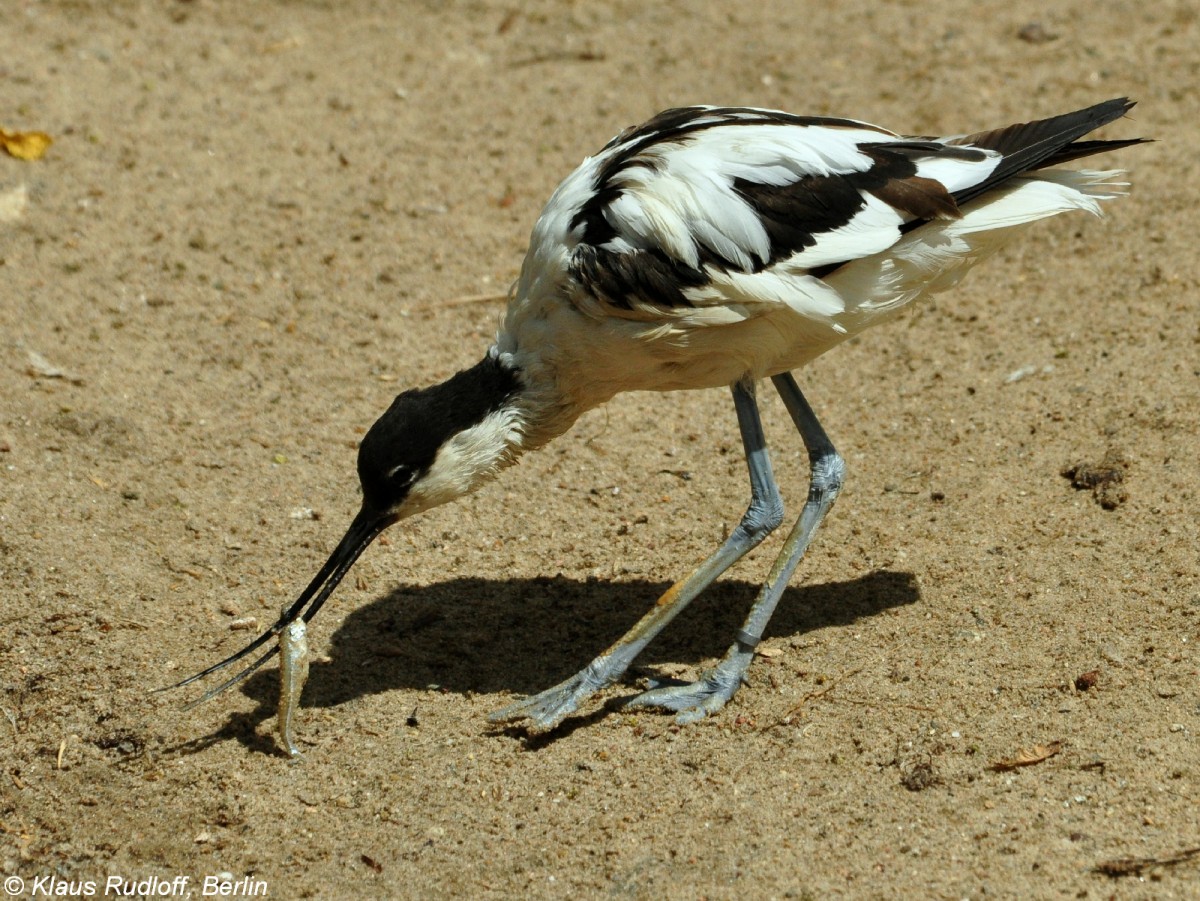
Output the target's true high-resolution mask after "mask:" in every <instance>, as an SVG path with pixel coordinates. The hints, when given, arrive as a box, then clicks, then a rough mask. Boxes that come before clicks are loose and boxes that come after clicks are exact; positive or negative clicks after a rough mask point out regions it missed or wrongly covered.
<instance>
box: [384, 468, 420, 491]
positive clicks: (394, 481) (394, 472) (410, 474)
mask: <svg viewBox="0 0 1200 901" xmlns="http://www.w3.org/2000/svg"><path fill="white" fill-rule="evenodd" d="M387 480H388V483H389V484H390V485H391V486H392V487H393V488H408V487H409V486H411V485H412V483H413V482H415V481H416V480H417V471H416V470H415V469H413V468H412V467H411V466H406V465H404V464H403V463H402V464H400V465H399V466H397V467H396V468H394V469H390V470H388V472H387Z"/></svg>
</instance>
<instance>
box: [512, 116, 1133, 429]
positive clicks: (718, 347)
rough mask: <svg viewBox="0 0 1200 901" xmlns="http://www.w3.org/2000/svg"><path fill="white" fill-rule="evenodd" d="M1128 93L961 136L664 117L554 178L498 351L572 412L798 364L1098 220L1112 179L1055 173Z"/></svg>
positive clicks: (1113, 186) (1093, 144)
mask: <svg viewBox="0 0 1200 901" xmlns="http://www.w3.org/2000/svg"><path fill="white" fill-rule="evenodd" d="M1131 105H1132V104H1131V103H1129V101H1126V100H1112V101H1108V102H1106V103H1102V104H1098V105H1096V106H1094V107H1090V108H1088V109H1086V110H1081V111H1078V112H1076V113H1069V114H1066V115H1064V116H1058V117H1055V118H1052V119H1045V120H1039V121H1037V122H1032V123H1022V124H1018V125H1013V126H1008V127H1006V128H1002V129H996V130H994V131H989V132H980V133H977V134H973V135H967V136H958V137H953V138H915V137H906V136H902V135H898V134H895V133H893V132H890V131H886V130H884V129H881V128H877V127H876V126H872V125H867V124H865V123H862V122H856V121H853V120H846V119H830V118H821V117H801V116H794V115H791V114H788V113H782V112H777V111H772V110H757V109H746V108H716V107H688V108H685V109H675V110H668V111H666V112H664V113H661V114H659V115H658V116H656V117H655V118H653V119H651V120H650V121H648V122H647V123H645V124H644V125H642V126H640V127H638V128H636V129H630V130H627V131H626V132H623V133H622V134H620V135H618V136H617V137H616V138H614V139H613V140H612V141H611V142H610V143H609V144H608V145H607V146H606V147H605V148H604V149H603V150H601V152H600V153H599V154H597V155H596V156H594V157H591V158H589V159H588V160H585V161H584V163H583V164H582V165H581V166H580V167H579V168H578V169H577V170H576V171H575V172H574V173H572V174H571V175H570V176H568V177H567V179H566V180H565V181H564V182H563V183H562V184H561V185H560V186H559V188H558V189H557V190H556V191H555V193H554V195H553V196H552V197H551V199H550V201H549V203H548V204H547V205H546V208H545V210H544V211H543V213H542V215H541V217H540V219H539V220H538V223H537V225H536V226H535V228H534V232H533V236H532V240H531V245H530V250H529V254H528V256H527V258H526V261H525V265H524V267H523V270H522V273H521V277H520V280H519V281H518V283H517V285H516V287H515V290H514V297H513V301H512V303H511V305H510V309H509V313H508V316H507V319H506V323H505V329H504V331H503V332H502V334H501V336H500V348H501V350H502V351H504V352H508V353H511V354H513V355H514V359H515V360H516V362H517V365H520V366H523V367H526V368H528V367H530V366H533V367H535V368H542V369H544V370H547V371H548V372H547V374H549V375H553V376H554V378H555V379H556V380H557V382H558V384H560V386H561V391H562V392H563V394H564V396H565V397H566V398H567V399H568V400H569V402H570V403H571V404H578V405H580V406H582V407H585V408H586V407H587V406H593V405H595V404H596V403H601V402H603V401H604V400H607V399H608V397H610V396H611V395H612V394H614V393H616V392H618V391H623V390H635V389H651V390H674V389H679V388H701V387H711V386H716V385H722V384H728V383H730V382H732V381H734V380H736V379H738V378H741V377H743V376H745V375H751V376H754V377H765V376H769V375H773V374H776V373H779V372H783V371H785V370H789V369H794V368H797V367H799V366H801V365H803V364H804V363H806V362H808V361H809V360H811V359H813V358H814V357H816V356H817V355H819V354H820V353H823V352H824V351H825V350H827V349H829V348H830V347H832V346H834V345H835V344H837V343H839V342H840V341H842V340H844V339H845V338H847V337H849V336H851V335H853V334H856V333H857V332H859V331H861V330H862V329H864V328H866V327H867V326H869V325H871V324H873V323H874V322H876V321H878V320H879V319H881V318H883V317H886V316H888V315H890V314H892V313H894V312H896V311H897V310H899V309H901V308H902V307H904V306H905V305H907V304H908V303H911V302H912V301H914V300H916V299H917V298H919V297H921V296H922V295H924V294H927V293H930V292H932V291H937V290H942V289H944V288H946V287H949V286H950V285H951V284H953V283H954V282H956V281H957V280H958V279H959V278H961V276H962V275H963V274H964V273H965V272H966V271H967V269H969V268H970V267H971V266H972V265H974V263H976V262H978V261H979V260H980V259H982V258H983V257H985V256H986V255H987V254H989V253H991V252H992V251H994V250H995V249H996V248H997V247H999V246H1000V245H1001V244H1002V243H1003V242H1004V241H1005V240H1007V239H1008V238H1009V237H1011V235H1012V234H1013V233H1014V230H1015V229H1016V228H1017V227H1019V226H1023V225H1027V224H1029V223H1031V222H1034V221H1037V220H1038V219H1042V218H1045V217H1047V216H1052V215H1056V214H1057V213H1061V212H1066V211H1068V210H1075V209H1081V210H1086V211H1088V212H1093V213H1097V212H1099V202H1100V201H1103V200H1106V199H1109V198H1111V197H1113V196H1116V194H1118V193H1120V190H1119V189H1120V187H1121V185H1120V183H1119V182H1116V181H1115V178H1116V177H1117V176H1118V175H1119V174H1120V173H1117V172H1089V171H1080V172H1075V171H1070V170H1057V169H1045V168H1044V167H1046V166H1048V165H1050V166H1052V165H1057V164H1058V163H1060V162H1063V161H1066V160H1069V159H1074V158H1076V157H1080V156H1086V155H1090V154H1093V153H1098V152H1101V151H1104V150H1110V149H1115V148H1116V147H1120V146H1126V145H1128V144H1132V143H1137V141H1080V140H1079V138H1081V137H1082V136H1083V135H1085V134H1087V133H1088V132H1090V131H1092V130H1094V129H1096V128H1098V127H1099V126H1101V125H1103V124H1105V123H1107V122H1110V121H1112V120H1114V119H1116V118H1118V117H1119V116H1121V115H1122V114H1123V113H1124V112H1126V111H1127V110H1128V109H1129V107H1130V106H1131Z"/></svg>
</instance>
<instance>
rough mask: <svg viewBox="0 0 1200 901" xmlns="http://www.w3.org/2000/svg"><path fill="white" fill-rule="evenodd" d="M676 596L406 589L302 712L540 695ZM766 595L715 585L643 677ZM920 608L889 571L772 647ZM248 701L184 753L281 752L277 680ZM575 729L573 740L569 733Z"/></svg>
mask: <svg viewBox="0 0 1200 901" xmlns="http://www.w3.org/2000/svg"><path fill="white" fill-rule="evenodd" d="M668 587H669V586H668V583H665V582H648V581H644V580H642V581H624V582H611V581H601V580H592V579H589V580H586V581H576V580H572V579H567V578H564V577H562V576H556V577H553V578H539V579H484V578H462V579H452V580H449V581H446V582H439V583H437V584H436V585H429V586H424V587H419V588H413V587H400V588H397V589H395V590H394V591H392V592H390V593H389V594H387V595H383V596H381V597H379V598H378V599H376V600H375V601H372V602H371V603H368V604H366V605H364V606H362V607H360V608H359V609H357V610H355V611H354V612H353V613H351V614H350V615H349V616H348V617H346V619H345V621H344V622H343V623H342V624H341V626H339V627H338V629H337V631H336V632H335V633H334V635H333V638H332V640H331V642H330V645H329V659H328V660H327V661H321V662H314V663H313V664H312V666H311V669H310V675H309V679H308V683H307V685H306V687H305V690H304V697H303V703H302V706H303V707H304V708H313V707H336V706H338V705H339V704H344V703H345V702H347V701H350V700H353V699H354V698H358V697H361V696H363V695H367V694H374V693H379V692H389V691H394V690H396V689H427V688H430V687H433V686H436V687H437V688H439V689H440V690H442V691H449V692H468V691H469V692H474V693H477V694H504V695H508V694H514V695H527V694H534V693H536V692H538V691H541V690H542V689H544V688H547V687H549V686H550V685H553V684H555V683H556V682H559V681H561V680H562V679H565V678H566V677H567V676H569V675H571V674H572V673H574V672H576V671H578V670H579V669H580V668H582V667H583V666H584V665H585V664H586V663H587V662H588V661H589V660H591V659H592V657H594V656H595V655H596V654H597V653H599V652H600V651H602V650H603V649H604V648H605V647H607V646H608V645H609V644H611V643H612V642H613V641H615V640H616V639H617V638H619V637H620V636H621V635H622V634H623V633H624V632H625V630H626V629H628V628H629V627H630V626H632V625H633V623H634V622H636V621H637V619H638V618H639V617H640V616H641V615H642V614H643V613H645V612H646V610H647V609H649V608H650V606H651V605H652V604H653V603H654V602H655V600H657V598H658V597H659V595H661V594H662V592H663V591H665V590H666V589H667V588H668ZM757 591H758V586H757V585H756V584H752V583H749V582H742V581H737V580H729V581H723V582H718V583H717V584H716V585H713V586H712V587H710V588H709V589H708V591H706V592H705V593H704V594H702V595H701V596H700V597H699V598H697V599H696V600H695V601H694V602H693V603H692V604H691V606H689V607H688V609H687V610H686V611H684V612H683V613H682V614H680V616H679V618H678V619H676V620H675V621H674V622H673V623H672V624H671V625H670V626H668V627H667V629H666V630H664V632H663V634H662V635H660V636H659V637H658V638H657V639H656V640H655V641H654V642H653V643H652V644H651V645H650V646H649V647H648V648H647V649H646V651H645V652H644V653H643V655H642V656H641V657H640V658H638V661H637V662H636V663H635V664H634V667H633V669H632V672H634V673H635V674H636V673H638V672H644V671H645V670H646V669H647V668H650V669H653V668H654V666H656V665H659V664H663V663H698V662H700V661H703V660H706V659H709V658H712V657H718V656H720V655H721V654H723V653H724V652H725V649H726V648H727V647H728V646H729V644H730V643H731V641H732V639H733V635H734V632H735V631H736V630H737V628H738V627H739V625H740V624H741V620H742V618H743V617H744V616H745V614H746V611H747V610H748V609H749V607H750V604H751V603H752V602H753V600H754V596H755V593H756V592H757ZM918 600H920V592H919V591H918V589H917V586H916V581H915V579H914V578H913V576H912V575H911V574H910V573H902V572H892V571H887V570H884V571H880V572H875V573H871V574H869V575H866V576H863V577H862V578H860V579H854V580H851V581H846V582H833V583H827V584H823V585H809V586H795V587H789V588H788V589H787V591H786V592H785V593H784V596H783V599H782V600H781V601H780V604H779V608H778V610H777V611H776V613H775V616H774V618H773V619H772V620H771V624H770V627H769V628H768V630H767V634H766V638H768V639H769V638H771V637H773V636H774V637H778V636H794V635H801V634H804V633H807V632H811V631H813V630H816V629H823V628H828V627H838V626H847V625H850V624H852V623H854V622H856V621H858V620H861V619H866V618H869V617H872V616H875V615H877V614H879V613H880V612H882V611H884V610H888V609H892V608H897V607H903V606H906V605H908V604H914V603H916V602H917V601H918ZM331 607H332V609H331V610H330V611H329V612H328V613H326V614H325V615H324V616H323V617H322V618H320V619H317V620H314V622H315V623H316V628H317V629H318V630H319V629H320V627H321V625H322V624H323V623H325V622H329V619H330V618H332V617H331V616H330V614H331V613H332V612H333V610H336V607H335V606H332V605H331ZM240 690H241V691H242V692H244V693H245V694H246V695H247V696H249V697H251V698H253V699H254V700H255V701H257V702H258V708H257V709H256V710H254V711H252V712H250V713H240V714H234V715H230V716H229V718H228V719H227V721H226V722H225V724H224V725H223V726H221V727H220V728H219V729H217V730H215V731H214V732H212V733H210V734H209V735H207V736H205V737H203V738H199V739H196V740H195V741H193V742H189V743H188V744H187V745H186V746H185V747H183V748H180V749H179V750H181V751H196V750H201V749H203V748H204V747H207V746H209V745H211V744H215V743H217V742H220V741H223V740H226V739H235V740H237V741H240V742H242V743H243V744H245V745H246V746H247V747H248V748H250V749H251V750H258V751H268V752H269V751H271V750H273V747H272V745H271V742H272V740H271V738H270V737H267V736H264V735H261V734H259V732H258V731H257V730H258V727H259V725H260V724H261V722H262V721H263V720H264V719H268V718H270V717H273V716H274V715H275V712H276V706H277V704H278V692H279V682H278V676H277V673H276V670H275V668H274V667H273V666H268V667H267V668H265V669H264V670H263V671H260V672H258V673H256V674H255V675H254V676H252V677H251V678H250V679H248V680H247V681H246V682H245V684H244V685H243V686H241V688H240ZM209 703H219V701H211V702H209ZM505 703H508V700H507V698H500V699H498V700H497V705H496V706H497V707H500V706H503V705H504V704H505ZM604 712H605V711H601V712H600V714H599V715H603V714H604ZM576 718H578V717H575V718H572V719H576ZM584 719H585V720H586V721H591V720H592V719H593V717H585V718H584ZM570 723H571V720H568V721H567V723H564V724H563V727H562V729H563V730H566V731H569V727H570Z"/></svg>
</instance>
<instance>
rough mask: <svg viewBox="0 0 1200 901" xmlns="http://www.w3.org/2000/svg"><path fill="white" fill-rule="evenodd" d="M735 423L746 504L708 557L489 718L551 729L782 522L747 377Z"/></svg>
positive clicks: (740, 385)
mask: <svg viewBox="0 0 1200 901" xmlns="http://www.w3.org/2000/svg"><path fill="white" fill-rule="evenodd" d="M731 390H732V392H733V403H734V408H735V409H736V410H737V417H738V426H739V428H740V429H741V433H742V444H743V446H744V447H745V451H746V462H747V466H748V468H749V470H750V506H749V507H748V508H747V510H746V512H745V514H744V515H743V516H742V519H741V522H739V523H738V525H737V528H735V529H734V530H733V531H732V532H731V533H730V535H729V537H728V538H726V539H725V542H724V543H723V544H722V545H721V547H720V548H719V549H718V550H717V551H716V553H714V554H713V555H712V556H710V557H708V558H707V559H706V560H705V561H704V562H703V563H701V564H700V566H699V567H697V569H696V570H695V572H693V573H692V574H691V575H690V576H688V577H687V578H684V579H681V580H680V581H678V582H676V583H675V584H674V585H672V586H671V587H670V588H668V589H667V590H666V592H664V593H663V595H662V597H660V598H659V599H658V601H657V602H656V603H655V605H654V606H653V607H652V608H651V609H650V611H649V612H648V613H647V614H646V615H645V616H643V617H642V618H641V619H640V620H638V623H637V625H635V626H634V627H633V628H632V629H630V630H629V631H628V632H627V633H626V634H625V635H623V636H621V638H620V639H618V640H617V642H616V643H615V644H613V645H612V646H611V647H609V648H608V650H606V651H605V652H604V653H603V654H601V655H600V656H599V657H597V658H596V659H595V660H593V661H592V662H591V663H589V664H588V665H587V666H586V667H585V668H584V669H583V670H581V671H580V672H579V673H576V674H575V675H574V676H572V677H571V678H569V679H567V680H566V681H565V682H561V683H559V684H558V685H555V686H554V687H553V688H549V689H547V690H546V691H543V692H542V693H541V694H537V695H533V696H532V697H529V698H525V699H524V700H521V701H518V702H517V703H515V704H512V705H511V706H509V707H505V708H504V709H503V710H499V711H497V712H496V713H493V714H492V715H491V717H490V719H491V720H492V721H493V722H503V721H508V720H521V719H524V720H528V721H529V722H528V725H527V726H526V728H527V729H528V730H529V731H530V732H545V731H548V730H550V729H553V728H554V727H555V726H557V725H558V724H559V723H560V722H562V720H563V718H564V717H566V716H568V715H570V714H571V713H573V712H575V710H577V709H578V707H579V704H580V703H581V702H582V701H583V700H584V699H586V698H587V697H588V696H589V695H591V694H592V693H593V692H595V691H597V690H599V689H601V688H603V687H604V686H606V685H610V684H611V683H612V682H614V681H615V680H617V679H618V678H620V676H621V674H622V673H624V672H625V670H626V669H627V668H628V667H629V665H630V664H631V663H632V662H633V660H634V658H635V657H637V655H638V654H639V653H641V651H642V649H643V648H644V647H645V646H646V645H647V644H649V642H650V641H651V639H653V638H654V636H656V635H657V634H658V633H659V632H661V631H662V629H663V628H664V627H665V626H666V625H667V623H669V622H670V621H671V620H672V619H674V618H675V616H676V615H677V614H678V613H680V612H681V611H682V610H683V608H684V607H686V606H687V605H688V603H690V602H691V600H692V599H693V598H695V597H696V595H698V594H700V592H702V591H703V590H704V589H705V588H707V587H708V586H709V585H711V584H712V583H713V581H714V580H715V579H717V578H718V577H719V576H720V575H721V574H722V573H723V572H725V570H727V569H729V567H730V566H732V565H733V564H734V563H736V562H737V561H738V560H740V559H741V558H742V557H743V556H745V554H746V552H747V551H749V550H750V549H751V548H753V547H754V546H755V545H757V544H758V543H759V542H760V541H762V540H763V539H764V538H765V537H766V536H767V535H768V534H770V532H771V531H772V530H773V529H775V528H776V527H777V526H778V525H779V524H780V522H782V521H783V501H782V499H781V498H780V496H779V489H778V487H777V486H776V484H775V477H774V476H773V475H772V474H771V461H770V458H769V457H768V455H767V444H766V439H765V438H764V437H763V430H762V421H761V420H760V419H759V415H758V404H757V403H756V401H755V399H754V382H753V381H752V380H749V379H746V380H743V381H740V382H737V383H735V384H734V385H732V386H731Z"/></svg>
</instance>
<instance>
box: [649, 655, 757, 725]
mask: <svg viewBox="0 0 1200 901" xmlns="http://www.w3.org/2000/svg"><path fill="white" fill-rule="evenodd" d="M741 683H742V673H740V672H731V671H729V670H728V669H725V668H721V667H718V668H717V669H714V670H710V671H709V672H707V673H705V674H704V676H703V677H701V678H700V679H699V680H697V681H695V682H684V683H681V684H670V685H658V686H656V687H654V688H651V689H650V690H649V691H644V692H642V693H641V694H640V695H638V696H636V697H634V698H632V699H630V700H629V701H628V702H627V704H626V706H628V707H658V708H661V709H664V710H672V711H674V712H675V713H676V714H678V715H677V716H676V717H675V721H676V722H677V723H680V724H687V723H694V722H696V721H698V720H702V719H704V718H705V717H706V716H709V715H710V714H713V713H716V712H717V711H718V710H720V709H721V708H722V707H724V706H725V704H726V703H728V701H729V699H730V698H732V697H733V695H734V693H735V692H736V691H737V690H738V686H740V685H741Z"/></svg>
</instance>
